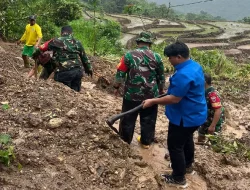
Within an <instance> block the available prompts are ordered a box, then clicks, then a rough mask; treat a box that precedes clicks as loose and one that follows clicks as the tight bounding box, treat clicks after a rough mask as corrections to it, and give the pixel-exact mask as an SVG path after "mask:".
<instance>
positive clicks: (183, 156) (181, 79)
mask: <svg viewBox="0 0 250 190" xmlns="http://www.w3.org/2000/svg"><path fill="white" fill-rule="evenodd" d="M164 55H165V56H167V57H169V62H170V63H171V64H172V65H173V66H174V67H175V73H174V74H173V76H171V77H170V79H169V81H170V86H169V88H168V92H167V96H165V97H162V98H158V99H148V100H146V101H145V102H144V106H143V108H144V109H145V108H147V107H151V106H153V105H156V104H163V105H166V116H167V117H168V119H169V129H168V139H167V144H168V150H169V155H170V160H171V163H172V169H173V172H172V174H171V175H167V174H166V175H163V177H164V178H165V180H166V182H167V183H169V184H171V185H175V186H181V187H183V188H185V187H187V183H186V179H185V174H186V172H190V173H191V171H192V163H193V161H194V141H193V133H194V132H195V131H196V130H197V129H198V127H199V126H200V125H202V124H203V123H204V122H205V121H206V118H207V105H206V99H205V93H204V85H205V80H204V74H203V70H202V67H201V66H200V65H199V64H198V63H196V62H195V61H193V60H192V59H190V58H189V48H188V47H187V45H186V44H184V43H182V42H176V43H174V44H171V45H169V46H167V47H166V48H165V49H164Z"/></svg>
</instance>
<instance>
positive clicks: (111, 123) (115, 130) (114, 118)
mask: <svg viewBox="0 0 250 190" xmlns="http://www.w3.org/2000/svg"><path fill="white" fill-rule="evenodd" d="M166 95H167V94H162V95H160V96H157V97H156V98H162V97H164V96H166ZM142 108H143V103H142V104H141V105H139V106H137V107H135V108H133V109H131V110H128V111H126V112H122V113H120V114H117V115H114V116H112V117H110V118H109V119H108V120H107V121H106V123H107V124H108V126H109V127H110V128H111V129H112V130H113V131H114V132H115V133H117V134H119V131H118V130H117V129H116V128H115V127H114V126H113V124H114V123H115V122H116V121H117V120H119V119H121V118H123V117H124V116H125V115H128V114H131V113H134V112H136V111H139V110H140V109H142Z"/></svg>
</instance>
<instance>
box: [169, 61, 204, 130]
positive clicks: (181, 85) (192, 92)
mask: <svg viewBox="0 0 250 190" xmlns="http://www.w3.org/2000/svg"><path fill="white" fill-rule="evenodd" d="M169 81H170V86H169V88H168V93H167V94H168V95H173V96H176V97H182V99H181V101H180V102H179V103H177V104H170V105H167V106H166V116H167V117H168V119H169V121H170V122H171V123H173V124H175V125H180V124H181V120H182V122H183V126H184V127H195V126H200V125H202V124H203V123H205V121H206V119H207V104H206V99H205V79H204V74H203V70H202V67H201V66H200V65H199V64H198V63H196V62H195V61H193V60H192V59H189V60H187V61H185V62H183V63H181V64H178V65H176V66H175V73H174V75H173V76H171V77H170V79H169Z"/></svg>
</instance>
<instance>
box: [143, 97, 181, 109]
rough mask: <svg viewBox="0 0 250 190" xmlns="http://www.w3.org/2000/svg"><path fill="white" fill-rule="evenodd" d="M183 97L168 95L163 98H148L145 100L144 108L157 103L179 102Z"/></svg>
mask: <svg viewBox="0 0 250 190" xmlns="http://www.w3.org/2000/svg"><path fill="white" fill-rule="evenodd" d="M181 99H182V98H181V97H176V96H173V95H167V96H164V97H162V98H155V99H148V100H145V101H144V104H143V108H144V109H145V108H148V107H151V106H153V105H155V104H161V105H168V104H177V103H179V102H180V101H181Z"/></svg>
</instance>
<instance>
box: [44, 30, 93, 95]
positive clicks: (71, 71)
mask: <svg viewBox="0 0 250 190" xmlns="http://www.w3.org/2000/svg"><path fill="white" fill-rule="evenodd" d="M40 51H53V56H52V58H51V60H50V63H53V64H54V65H55V67H56V68H55V76H54V79H55V81H58V82H61V83H63V84H65V85H67V86H69V87H70V88H72V89H73V90H75V91H78V92H79V91H80V89H81V79H82V77H83V67H84V70H85V72H86V73H87V74H92V71H91V70H92V67H91V64H90V62H89V60H88V58H87V56H86V54H85V51H84V48H83V46H82V44H81V43H80V42H79V41H77V40H75V39H74V38H73V37H72V35H70V34H69V35H64V36H61V37H59V38H55V39H52V40H50V41H49V42H47V43H45V44H44V45H43V46H42V47H41V48H40Z"/></svg>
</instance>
